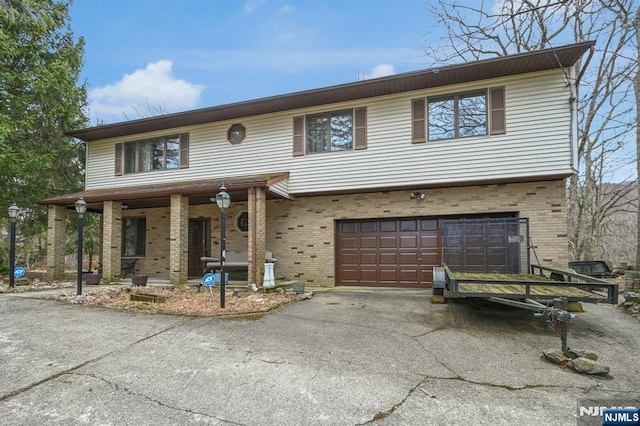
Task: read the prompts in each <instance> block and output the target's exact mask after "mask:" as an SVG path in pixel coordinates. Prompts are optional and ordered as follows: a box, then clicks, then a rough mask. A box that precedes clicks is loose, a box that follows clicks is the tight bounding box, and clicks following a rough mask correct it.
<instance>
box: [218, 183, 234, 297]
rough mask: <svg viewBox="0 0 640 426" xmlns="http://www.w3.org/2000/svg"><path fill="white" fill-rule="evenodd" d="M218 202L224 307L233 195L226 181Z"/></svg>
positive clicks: (221, 286) (221, 287) (221, 289)
mask: <svg viewBox="0 0 640 426" xmlns="http://www.w3.org/2000/svg"><path fill="white" fill-rule="evenodd" d="M216 204H218V207H220V266H221V268H220V307H221V308H224V298H225V285H226V277H225V275H226V272H227V268H226V266H225V263H226V262H225V255H226V245H227V244H226V242H227V212H226V209H228V208H229V206H230V205H231V197H230V196H229V194H228V193H227V188H225V186H224V183H223V184H222V186H221V187H220V192H218V193H217V194H216Z"/></svg>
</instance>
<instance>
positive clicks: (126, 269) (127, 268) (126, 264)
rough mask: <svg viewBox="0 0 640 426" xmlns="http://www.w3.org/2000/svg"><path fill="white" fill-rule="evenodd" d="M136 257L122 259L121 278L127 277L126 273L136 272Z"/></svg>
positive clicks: (132, 273)
mask: <svg viewBox="0 0 640 426" xmlns="http://www.w3.org/2000/svg"><path fill="white" fill-rule="evenodd" d="M137 261H138V259H128V260H123V261H122V268H121V269H122V278H127V275H128V274H131V275H134V274H135V273H136V262H137Z"/></svg>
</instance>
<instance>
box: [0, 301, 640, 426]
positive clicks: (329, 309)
mask: <svg viewBox="0 0 640 426" xmlns="http://www.w3.org/2000/svg"><path fill="white" fill-rule="evenodd" d="M585 309H586V311H587V312H585V313H582V314H578V317H577V318H576V319H574V320H573V321H572V322H571V325H570V330H569V345H570V346H571V347H574V348H585V349H591V350H594V351H595V352H597V353H598V354H599V355H600V358H601V361H602V362H603V363H604V364H605V365H608V366H609V367H610V368H611V375H610V376H609V377H604V378H601V377H592V376H585V375H580V374H577V373H575V372H572V371H570V370H567V369H562V368H560V367H558V366H556V365H553V364H550V363H548V362H547V361H545V360H544V359H542V358H541V350H542V349H544V348H547V347H559V346H560V339H559V338H557V337H555V336H554V335H553V334H552V333H551V332H549V331H548V330H547V329H546V325H545V322H544V319H543V318H535V319H534V318H533V316H532V314H531V313H530V312H528V311H524V310H518V309H515V308H509V307H505V306H501V305H494V304H489V303H452V304H447V305H432V304H431V303H430V293H429V292H428V291H415V290H404V291H400V290H397V291H384V290H381V291H368V292H367V291H326V292H324V291H323V292H318V293H316V295H315V296H314V298H313V299H311V300H307V301H302V302H299V303H296V304H294V305H290V306H287V307H286V308H284V309H282V310H281V311H280V312H278V313H275V314H271V315H268V316H265V317H263V318H262V319H259V320H254V321H249V320H229V319H215V318H188V317H178V316H164V315H156V316H152V315H142V314H132V313H124V312H117V311H111V310H106V309H100V308H83V307H79V306H71V305H64V304H60V303H57V302H53V301H50V300H42V299H39V298H37V297H36V296H28V297H25V296H24V295H17V294H3V295H0V419H2V424H3V425H32V424H46V425H50V424H65V425H67V424H92V425H93V424H101V425H176V424H213V425H227V424H230V425H274V424H278V425H322V424H327V425H362V424H381V425H398V424H401V425H405V424H407V425H409V424H410V425H461V424H474V425H481V424H491V425H498V424H505V425H506V424H519V425H529V424H531V425H567V424H576V417H575V415H576V411H577V410H576V406H577V403H578V400H580V399H583V398H593V399H602V400H609V401H634V402H637V403H638V404H640V364H639V363H638V362H637V356H638V353H640V322H638V321H637V320H636V319H634V318H632V317H629V316H626V315H624V314H623V313H621V312H619V311H618V310H617V309H616V308H615V307H614V306H610V305H585Z"/></svg>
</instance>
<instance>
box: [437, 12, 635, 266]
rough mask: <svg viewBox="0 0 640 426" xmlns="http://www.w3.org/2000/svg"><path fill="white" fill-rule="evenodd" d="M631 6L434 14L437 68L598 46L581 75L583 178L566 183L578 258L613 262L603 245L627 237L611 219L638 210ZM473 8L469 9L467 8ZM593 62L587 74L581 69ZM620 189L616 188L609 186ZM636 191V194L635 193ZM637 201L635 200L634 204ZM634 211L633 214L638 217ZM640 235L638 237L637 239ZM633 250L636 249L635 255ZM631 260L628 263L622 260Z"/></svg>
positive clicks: (573, 245)
mask: <svg viewBox="0 0 640 426" xmlns="http://www.w3.org/2000/svg"><path fill="white" fill-rule="evenodd" d="M633 3H634V0H562V1H559V0H497V1H495V2H491V4H487V3H485V2H482V3H480V5H479V6H478V5H477V3H476V2H466V3H464V4H460V2H456V1H450V0H438V2H437V3H436V4H433V5H432V6H431V7H430V9H429V13H430V14H432V15H433V16H434V17H435V18H436V20H437V22H438V24H439V26H438V27H436V29H437V30H441V29H442V28H444V30H445V36H444V37H443V38H442V44H440V45H437V46H433V47H430V48H428V49H427V55H428V56H430V57H431V59H432V60H433V61H434V63H435V64H440V63H443V62H444V63H449V62H451V61H453V60H460V59H463V60H466V61H471V60H478V59H485V58H490V57H496V56H502V55H507V54H514V53H521V52H527V51H533V50H540V49H548V48H552V47H554V46H558V45H562V44H568V43H573V42H581V41H587V40H594V41H596V47H595V49H594V51H593V52H592V53H591V54H592V56H589V58H588V59H590V61H589V60H587V61H585V63H582V64H579V67H580V66H582V67H583V68H582V71H581V72H580V73H579V75H578V76H577V81H576V84H577V85H578V87H579V91H580V96H579V97H578V104H577V108H578V164H577V165H576V166H577V168H578V174H577V175H576V176H574V177H572V178H571V179H570V180H569V191H568V192H569V196H568V203H569V205H568V211H569V236H568V237H569V243H570V252H571V256H572V257H573V258H575V259H591V258H594V257H605V258H607V260H618V259H611V258H608V256H609V255H608V253H604V252H603V251H604V249H603V247H606V246H608V244H604V241H605V240H606V239H610V238H619V237H622V238H627V239H628V240H629V241H628V243H627V244H631V245H632V246H633V247H635V245H636V243H635V241H631V240H630V239H629V238H628V237H629V233H628V232H626V231H622V230H621V229H617V228H616V227H613V226H611V223H612V222H611V221H610V220H609V218H611V217H614V216H616V215H618V216H619V215H621V214H624V213H628V212H629V211H631V210H634V209H635V207H634V205H635V203H636V202H637V201H636V200H634V199H633V197H630V196H629V195H630V194H634V193H635V191H634V189H635V188H636V186H635V183H634V181H635V179H636V177H635V176H634V175H635V174H636V170H635V169H636V168H635V167H633V163H634V162H635V158H636V156H635V155H633V154H632V153H633V148H634V144H633V142H632V141H633V137H634V135H635V132H636V126H635V123H634V120H632V119H631V118H632V116H633V114H634V105H633V104H632V103H631V102H629V99H630V96H631V95H632V92H633V85H632V83H631V82H632V78H633V76H634V75H635V74H636V73H637V72H638V56H637V55H638V52H637V49H634V44H635V47H637V42H636V40H634V38H633V25H632V10H631V9H632V7H633ZM470 4H472V5H470ZM587 63H588V67H584V65H586V64H587ZM610 182H616V183H617V185H614V186H611V185H605V183H610ZM632 191H633V192H632ZM636 199H637V197H636ZM634 211H635V210H634ZM636 235H637V233H636ZM633 250H634V251H635V248H634V249H633ZM625 260H630V259H625Z"/></svg>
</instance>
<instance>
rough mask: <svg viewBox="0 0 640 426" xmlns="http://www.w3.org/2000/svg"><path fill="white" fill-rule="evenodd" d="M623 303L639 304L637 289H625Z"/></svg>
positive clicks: (639, 297) (639, 295) (639, 298)
mask: <svg viewBox="0 0 640 426" xmlns="http://www.w3.org/2000/svg"><path fill="white" fill-rule="evenodd" d="M624 300H625V303H633V304H640V293H638V292H637V291H628V290H627V291H625V292H624Z"/></svg>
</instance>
